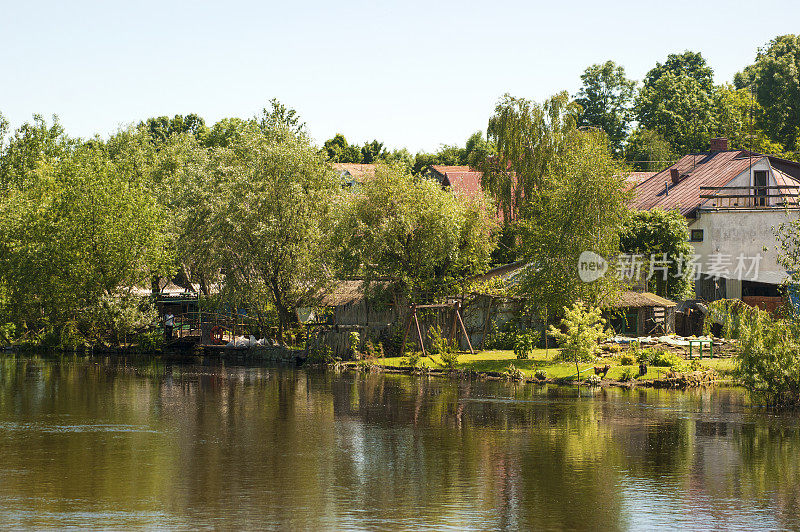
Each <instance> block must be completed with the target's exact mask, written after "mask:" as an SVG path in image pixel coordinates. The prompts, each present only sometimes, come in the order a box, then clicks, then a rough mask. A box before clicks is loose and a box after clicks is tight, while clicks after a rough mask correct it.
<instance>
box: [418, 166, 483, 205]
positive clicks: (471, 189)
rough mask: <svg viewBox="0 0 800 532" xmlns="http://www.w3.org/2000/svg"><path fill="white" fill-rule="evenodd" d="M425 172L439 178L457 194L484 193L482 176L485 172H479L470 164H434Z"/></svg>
mask: <svg viewBox="0 0 800 532" xmlns="http://www.w3.org/2000/svg"><path fill="white" fill-rule="evenodd" d="M424 174H425V175H426V176H427V177H429V178H431V179H435V180H437V181H438V182H439V183H441V184H442V186H443V187H445V188H448V189H449V190H451V191H452V192H453V193H455V194H461V195H464V196H466V197H476V196H479V195H482V194H483V187H482V186H481V178H482V177H483V172H479V171H477V170H475V169H473V168H470V167H469V166H445V165H438V164H432V165H430V166H428V167H427V168H426V169H425V171H424Z"/></svg>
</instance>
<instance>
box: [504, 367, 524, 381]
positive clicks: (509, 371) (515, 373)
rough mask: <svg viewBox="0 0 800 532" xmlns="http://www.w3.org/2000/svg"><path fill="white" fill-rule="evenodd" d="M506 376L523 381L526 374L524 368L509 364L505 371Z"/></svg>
mask: <svg viewBox="0 0 800 532" xmlns="http://www.w3.org/2000/svg"><path fill="white" fill-rule="evenodd" d="M505 374H506V377H508V378H509V379H511V380H514V381H521V380H524V379H525V374H524V373H522V370H521V369H519V368H517V367H515V366H514V364H509V366H508V368H506V371H505Z"/></svg>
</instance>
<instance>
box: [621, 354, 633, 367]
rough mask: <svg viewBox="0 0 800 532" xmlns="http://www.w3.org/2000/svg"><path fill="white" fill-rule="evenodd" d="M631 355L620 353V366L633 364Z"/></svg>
mask: <svg viewBox="0 0 800 532" xmlns="http://www.w3.org/2000/svg"><path fill="white" fill-rule="evenodd" d="M633 362H634V360H633V357H632V356H631V355H627V354H626V355H622V356H620V357H619V364H620V366H633Z"/></svg>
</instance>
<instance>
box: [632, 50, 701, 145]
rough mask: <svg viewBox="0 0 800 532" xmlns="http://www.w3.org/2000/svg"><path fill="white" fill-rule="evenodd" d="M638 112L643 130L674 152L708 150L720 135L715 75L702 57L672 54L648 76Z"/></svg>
mask: <svg viewBox="0 0 800 532" xmlns="http://www.w3.org/2000/svg"><path fill="white" fill-rule="evenodd" d="M635 112H636V119H637V121H638V122H639V124H640V126H641V127H644V128H646V129H649V130H651V131H655V132H656V133H658V134H659V135H661V136H662V137H664V138H665V139H666V140H667V141H668V142H669V143H670V146H671V150H672V151H673V152H675V153H677V154H679V155H685V154H687V153H691V152H699V151H704V150H706V149H707V144H708V139H709V138H711V136H712V134H713V133H714V132H715V131H716V115H715V109H714V82H713V71H712V70H711V68H710V67H709V66H708V65H707V63H706V61H705V59H704V58H703V56H702V55H701V54H699V53H696V52H690V51H687V52H684V53H683V54H671V55H670V56H669V57H668V58H667V61H666V62H665V63H663V64H662V63H656V66H655V67H653V68H652V69H651V70H650V71H649V72H648V73H647V75H646V76H645V78H644V81H643V84H642V89H641V90H640V91H639V94H638V96H637V98H636V105H635Z"/></svg>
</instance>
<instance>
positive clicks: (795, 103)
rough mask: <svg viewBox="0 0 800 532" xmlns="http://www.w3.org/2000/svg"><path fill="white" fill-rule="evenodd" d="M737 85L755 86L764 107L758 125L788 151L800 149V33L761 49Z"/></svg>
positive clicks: (780, 39)
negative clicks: (799, 140)
mask: <svg viewBox="0 0 800 532" xmlns="http://www.w3.org/2000/svg"><path fill="white" fill-rule="evenodd" d="M735 84H736V87H737V88H739V89H742V88H753V89H754V92H755V95H756V100H757V101H758V103H759V104H760V105H761V107H762V108H763V112H762V113H761V114H760V116H759V127H760V129H762V130H763V131H765V132H768V133H769V134H770V135H771V137H772V139H773V140H775V141H777V142H779V143H781V144H782V145H783V148H784V150H786V151H800V145H798V139H800V35H781V36H779V37H776V38H775V39H773V40H772V41H770V42H769V43H768V44H767V46H766V47H764V48H761V49H759V50H758V54H757V55H756V61H755V63H753V64H752V65H750V66H748V67H747V68H745V69H744V71H743V72H740V73H738V74H736V77H735Z"/></svg>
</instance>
